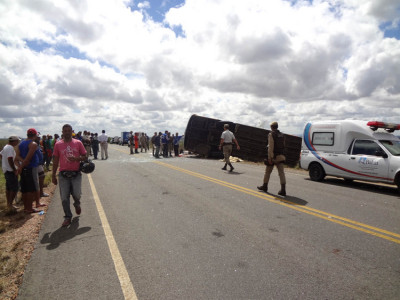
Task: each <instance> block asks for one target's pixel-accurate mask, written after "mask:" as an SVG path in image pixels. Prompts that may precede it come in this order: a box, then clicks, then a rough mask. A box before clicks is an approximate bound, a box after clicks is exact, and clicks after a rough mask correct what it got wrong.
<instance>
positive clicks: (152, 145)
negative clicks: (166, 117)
mask: <svg viewBox="0 0 400 300" xmlns="http://www.w3.org/2000/svg"><path fill="white" fill-rule="evenodd" d="M156 138H157V132H154V135H153V136H152V137H151V147H152V148H153V156H155V155H154V153H155V150H156V145H155V144H154V143H155V141H156Z"/></svg>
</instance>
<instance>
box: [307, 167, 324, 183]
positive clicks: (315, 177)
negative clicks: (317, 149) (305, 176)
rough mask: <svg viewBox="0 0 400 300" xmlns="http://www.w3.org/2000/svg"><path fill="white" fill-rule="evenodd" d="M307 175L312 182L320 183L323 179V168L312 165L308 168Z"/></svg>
mask: <svg viewBox="0 0 400 300" xmlns="http://www.w3.org/2000/svg"><path fill="white" fill-rule="evenodd" d="M309 174H310V178H311V180H312V181H322V180H324V178H325V171H324V168H322V166H321V165H320V164H318V163H314V164H312V165H311V166H310V168H309Z"/></svg>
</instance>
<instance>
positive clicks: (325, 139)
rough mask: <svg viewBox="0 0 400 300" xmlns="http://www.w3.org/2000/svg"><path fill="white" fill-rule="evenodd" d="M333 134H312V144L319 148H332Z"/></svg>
mask: <svg viewBox="0 0 400 300" xmlns="http://www.w3.org/2000/svg"><path fill="white" fill-rule="evenodd" d="M334 140H335V133H333V132H314V133H313V135H312V143H313V144H314V145H319V146H333V144H334Z"/></svg>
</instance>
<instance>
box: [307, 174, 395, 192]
mask: <svg viewBox="0 0 400 300" xmlns="http://www.w3.org/2000/svg"><path fill="white" fill-rule="evenodd" d="M306 180H310V181H311V179H309V178H306ZM320 183H322V184H330V185H335V186H342V187H348V188H352V189H357V190H363V191H368V192H373V193H379V194H385V195H390V196H397V197H400V196H399V191H398V189H397V187H396V186H395V185H393V186H389V185H381V184H379V183H370V182H365V181H356V180H355V181H346V180H343V179H341V178H334V177H327V178H325V179H324V180H323V181H321V182H320Z"/></svg>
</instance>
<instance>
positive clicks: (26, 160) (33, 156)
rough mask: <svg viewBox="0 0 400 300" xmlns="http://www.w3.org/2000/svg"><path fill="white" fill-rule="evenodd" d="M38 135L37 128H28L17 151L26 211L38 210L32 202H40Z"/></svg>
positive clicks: (33, 211)
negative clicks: (24, 138) (25, 136)
mask: <svg viewBox="0 0 400 300" xmlns="http://www.w3.org/2000/svg"><path fill="white" fill-rule="evenodd" d="M37 135H38V133H37V131H36V129H34V128H30V129H28V131H27V139H26V140H24V141H22V142H21V143H20V144H19V146H18V148H17V152H16V161H17V162H18V163H20V167H19V168H18V172H19V174H20V175H21V181H20V183H21V193H22V201H23V202H24V211H25V212H26V213H35V212H37V210H36V209H33V208H32V203H33V201H36V200H37V202H36V203H38V200H39V199H37V198H38V196H39V176H38V166H39V156H38V153H37V152H36V151H37V150H38V144H37V143H36V142H35V140H36V138H37ZM39 206H40V203H39Z"/></svg>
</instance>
